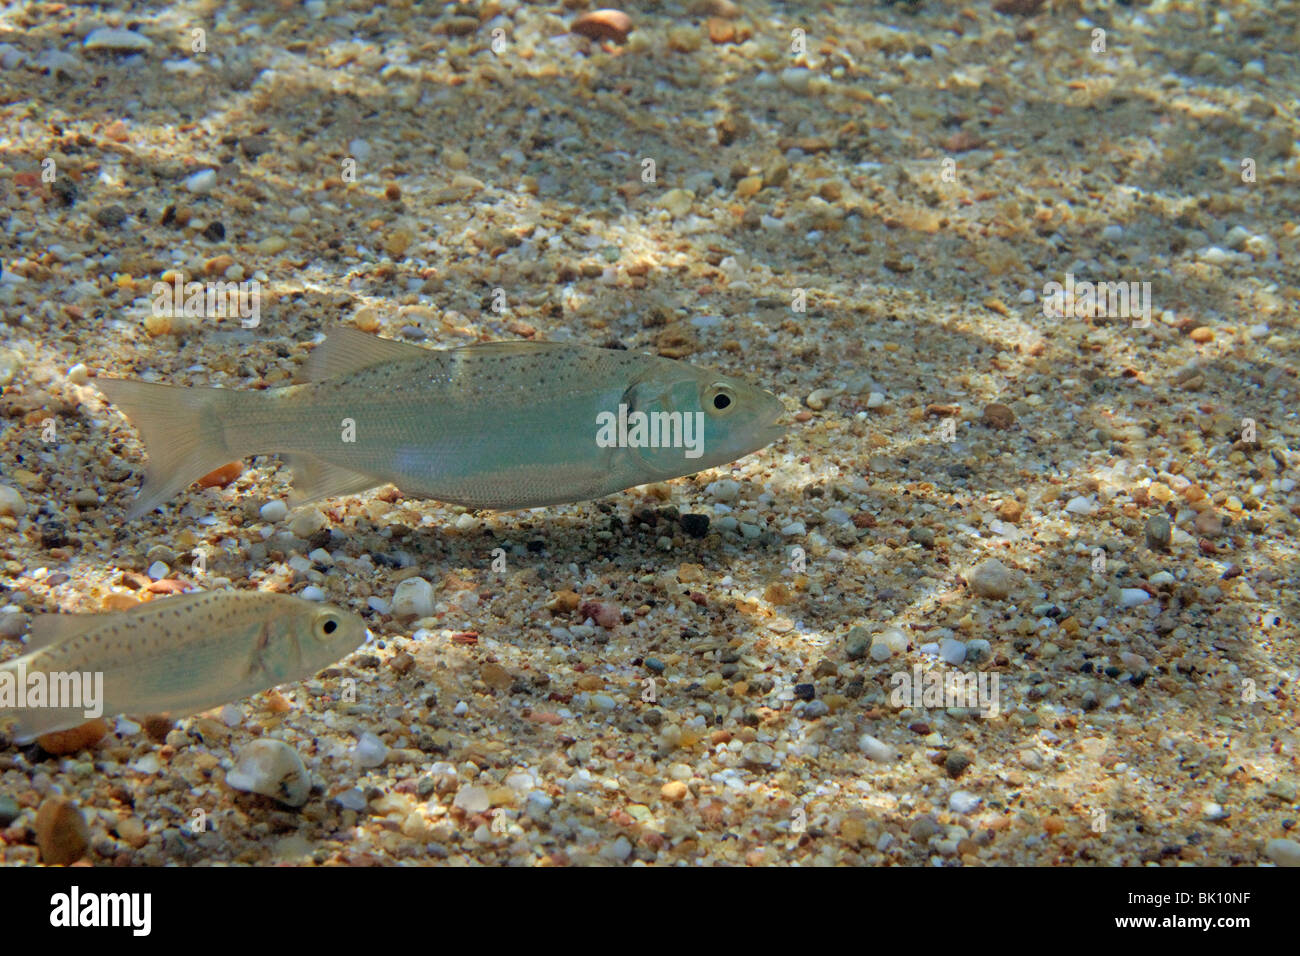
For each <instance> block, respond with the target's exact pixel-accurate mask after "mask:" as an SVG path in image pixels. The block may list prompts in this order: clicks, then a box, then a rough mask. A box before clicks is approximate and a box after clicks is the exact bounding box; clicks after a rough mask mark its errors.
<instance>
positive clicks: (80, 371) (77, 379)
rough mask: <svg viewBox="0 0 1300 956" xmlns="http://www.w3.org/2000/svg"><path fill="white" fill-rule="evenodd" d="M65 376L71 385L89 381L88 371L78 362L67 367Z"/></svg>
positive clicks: (83, 383)
mask: <svg viewBox="0 0 1300 956" xmlns="http://www.w3.org/2000/svg"><path fill="white" fill-rule="evenodd" d="M67 376H68V381H69V382H71V383H72V384H73V385H85V384H86V383H87V382H89V381H90V371H89V370H88V369H87V368H86V366H84V365H82V364H81V363H80V362H78V363H77V364H76V365H74V366H72V368H70V369H68V371H67Z"/></svg>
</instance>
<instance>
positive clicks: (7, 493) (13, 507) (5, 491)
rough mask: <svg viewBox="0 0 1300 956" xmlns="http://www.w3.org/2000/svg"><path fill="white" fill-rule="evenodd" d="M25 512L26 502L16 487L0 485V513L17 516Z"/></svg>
mask: <svg viewBox="0 0 1300 956" xmlns="http://www.w3.org/2000/svg"><path fill="white" fill-rule="evenodd" d="M25 514H27V502H25V501H23V496H22V495H21V494H20V493H19V491H18V489H17V488H12V487H10V486H9V485H0V515H13V516H14V517H19V516H21V515H25Z"/></svg>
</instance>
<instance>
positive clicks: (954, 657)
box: [939, 637, 966, 665]
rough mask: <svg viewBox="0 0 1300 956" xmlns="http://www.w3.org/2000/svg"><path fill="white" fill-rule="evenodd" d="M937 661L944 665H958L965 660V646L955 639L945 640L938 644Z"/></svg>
mask: <svg viewBox="0 0 1300 956" xmlns="http://www.w3.org/2000/svg"><path fill="white" fill-rule="evenodd" d="M939 659H940V660H941V661H943V662H944V663H945V664H953V665H957V664H960V663H961V662H962V661H964V660H966V645H965V644H963V643H962V642H961V641H959V640H956V639H955V638H951V637H948V638H945V639H944V640H942V641H940V642H939Z"/></svg>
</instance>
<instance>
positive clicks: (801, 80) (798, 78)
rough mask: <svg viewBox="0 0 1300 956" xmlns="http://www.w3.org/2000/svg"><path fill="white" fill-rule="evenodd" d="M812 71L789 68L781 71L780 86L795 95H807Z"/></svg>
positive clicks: (810, 84)
mask: <svg viewBox="0 0 1300 956" xmlns="http://www.w3.org/2000/svg"><path fill="white" fill-rule="evenodd" d="M812 76H813V75H812V70H808V69H805V68H803V67H798V66H789V67H786V68H785V69H784V70H782V71H781V85H782V86H784V87H785V88H786V89H787V90H793V91H794V92H796V93H807V92H808V90H809V89H811V87H812Z"/></svg>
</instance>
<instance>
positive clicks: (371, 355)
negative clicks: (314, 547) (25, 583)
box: [96, 328, 785, 518]
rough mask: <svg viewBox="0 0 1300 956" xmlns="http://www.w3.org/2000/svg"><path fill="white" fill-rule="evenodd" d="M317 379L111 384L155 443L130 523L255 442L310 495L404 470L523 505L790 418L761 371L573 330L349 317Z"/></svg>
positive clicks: (632, 473) (722, 454)
mask: <svg viewBox="0 0 1300 956" xmlns="http://www.w3.org/2000/svg"><path fill="white" fill-rule="evenodd" d="M307 379H308V381H307V383H306V384H300V385H291V386H287V387H284V388H275V389H267V390H265V391H253V392H245V391H235V390H231V389H217V388H185V387H183V386H173V385H154V384H149V383H146V382H134V381H126V380H122V379H98V380H96V384H97V385H98V386H99V388H100V389H101V390H102V391H103V392H104V394H106V395H107V396H108V397H109V399H110V400H111V401H113V402H114V403H115V404H117V405H119V406H121V407H122V408H123V409H125V411H126V413H127V415H128V416H129V417H130V418H131V420H132V421H133V422H134V423H135V425H136V426H137V427H138V428H139V429H140V431H141V433H142V434H143V436H144V440H145V444H146V447H147V450H148V453H149V466H148V470H147V472H146V475H145V483H144V487H143V488H142V489H141V492H140V495H139V497H138V498H137V499H136V502H135V504H134V506H133V507H132V508H131V510H130V512H129V515H128V518H136V517H138V516H140V515H142V514H146V513H147V512H149V511H152V510H153V509H154V508H156V507H158V506H159V505H160V504H162V503H163V502H165V501H167V500H168V499H170V498H171V497H172V496H174V495H176V494H177V493H178V492H180V491H181V490H183V489H184V488H185V487H186V486H187V485H189V483H190V482H192V481H194V480H195V479H197V478H201V477H203V476H204V475H206V474H208V473H209V472H211V471H213V470H214V469H216V468H218V467H220V466H221V465H224V464H227V463H229V462H231V461H235V460H238V459H241V458H247V457H249V456H251V455H263V454H276V453H279V454H283V455H285V457H286V458H287V459H288V462H289V464H290V465H291V466H292V467H293V469H294V496H293V499H292V502H293V503H294V504H302V503H304V502H306V501H311V500H315V499H317V498H328V497H333V496H335V495H348V494H354V493H356V492H359V491H364V490H366V489H368V488H374V487H377V486H379V485H383V484H388V483H392V484H394V485H396V486H397V487H398V488H399V489H401V491H402V492H403V493H405V494H407V495H411V496H413V497H422V498H435V499H437V500H439V501H446V502H451V503H453V504H460V505H464V506H466V507H469V508H483V509H494V510H502V511H509V510H514V509H519V508H533V507H538V506H541V505H554V504H564V503H567V502H572V501H585V500H587V499H589V498H599V497H601V496H602V495H608V494H613V493H614V492H617V491H622V490H623V489H625V488H631V487H633V486H634V485H642V484H647V483H649V482H653V481H663V480H666V479H669V478H679V477H681V476H683V475H690V474H694V473H695V472H697V471H701V470H703V469H705V468H711V467H714V466H716V465H723V464H726V463H727V462H730V461H734V460H735V459H737V458H740V457H742V456H743V455H747V454H749V453H750V452H753V451H757V450H758V449H760V448H762V447H764V446H765V445H768V444H769V443H771V442H773V441H775V440H776V439H777V438H778V437H780V435H781V434H782V433H783V432H784V430H785V429H784V428H782V427H780V426H777V425H776V424H775V421H776V419H777V417H778V416H779V415H780V414H781V413H782V411H783V407H782V405H781V402H780V400H779V399H777V398H776V396H774V395H772V394H771V393H769V392H766V391H764V390H762V389H761V388H757V387H755V386H753V385H750V384H748V383H746V382H743V381H739V380H737V379H734V378H730V377H728V376H725V375H720V374H718V373H716V372H711V371H708V370H705V369H699V368H696V367H695V366H693V365H688V364H686V363H685V362H678V361H674V360H672V359H666V358H660V357H658V356H651V355H642V354H639V353H637V352H625V351H618V350H613V349H598V348H591V347H587V346H581V345H568V344H563V343H558V342H489V343H484V344H480V345H469V346H465V347H464V348H457V349H445V350H432V349H425V348H420V347H419V346H414V345H408V344H406V343H403V342H394V341H392V340H389V339H380V338H376V337H374V336H370V335H366V334H365V333H363V332H359V331H357V330H355V329H347V328H343V329H339V330H337V331H335V332H332V333H331V334H330V335H329V336H328V337H327V338H326V340H325V341H324V342H323V343H322V344H321V345H320V346H319V347H318V348H316V349H315V350H314V351H313V352H312V355H311V358H310V360H309V362H308V376H307Z"/></svg>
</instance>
